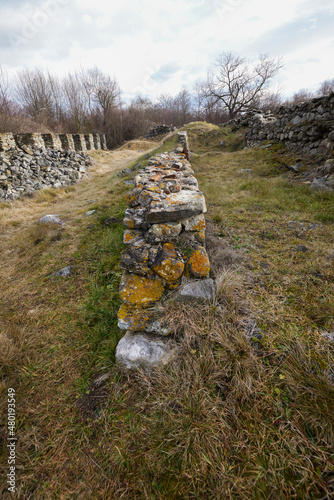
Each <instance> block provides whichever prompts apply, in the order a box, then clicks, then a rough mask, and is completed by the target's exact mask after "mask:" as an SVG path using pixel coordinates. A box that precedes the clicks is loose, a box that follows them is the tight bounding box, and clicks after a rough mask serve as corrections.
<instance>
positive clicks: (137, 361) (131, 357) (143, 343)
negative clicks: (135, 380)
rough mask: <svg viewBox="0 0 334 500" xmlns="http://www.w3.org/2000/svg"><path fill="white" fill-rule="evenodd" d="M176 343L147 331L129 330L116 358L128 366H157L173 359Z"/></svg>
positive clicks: (118, 346)
mask: <svg viewBox="0 0 334 500" xmlns="http://www.w3.org/2000/svg"><path fill="white" fill-rule="evenodd" d="M175 354H176V345H175V343H173V342H172V341H170V340H165V339H158V338H157V337H152V336H151V335H150V334H147V333H130V332H127V333H126V334H125V335H124V337H123V338H122V339H121V340H120V341H119V343H118V345H117V348H116V360H117V361H118V363H120V364H122V365H124V366H125V367H126V368H142V369H149V368H156V367H159V366H163V365H165V364H167V363H168V362H169V361H171V360H172V358H173V356H174V355H175Z"/></svg>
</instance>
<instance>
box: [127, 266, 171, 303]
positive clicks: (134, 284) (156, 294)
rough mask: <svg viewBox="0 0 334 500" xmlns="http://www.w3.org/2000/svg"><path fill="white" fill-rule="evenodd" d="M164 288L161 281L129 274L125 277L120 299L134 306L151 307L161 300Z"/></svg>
mask: <svg viewBox="0 0 334 500" xmlns="http://www.w3.org/2000/svg"><path fill="white" fill-rule="evenodd" d="M163 292H164V286H163V284H162V283H161V281H159V280H152V279H147V278H143V277H142V276H137V275H136V274H128V275H125V276H123V278H122V282H121V289H120V297H121V300H122V301H123V302H125V303H126V304H129V305H132V306H137V307H138V306H141V307H150V306H151V305H152V304H154V302H157V301H159V300H160V299H161V297H162V295H163Z"/></svg>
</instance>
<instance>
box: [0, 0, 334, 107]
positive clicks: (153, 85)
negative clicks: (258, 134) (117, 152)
mask: <svg viewBox="0 0 334 500" xmlns="http://www.w3.org/2000/svg"><path fill="white" fill-rule="evenodd" d="M226 51H228V52H233V53H235V54H238V55H241V56H243V57H246V58H247V59H249V60H250V61H254V60H256V58H257V57H258V56H259V54H261V53H262V54H263V53H266V54H268V55H269V56H270V57H282V59H283V63H284V66H283V68H282V69H281V70H280V72H279V75H278V77H277V78H276V81H275V84H277V85H278V84H279V85H280V86H281V87H282V90H283V95H284V96H286V97H289V96H291V95H292V94H293V93H294V92H297V91H298V90H300V89H310V90H316V89H317V87H318V86H319V84H320V83H321V82H323V81H324V80H326V79H332V78H334V2H333V0H280V1H277V0H275V1H270V0H266V1H264V0H168V1H167V0H166V1H164V2H158V1H157V0H155V1H153V0H122V1H118V2H112V1H110V0H109V1H107V0H1V4H0V65H1V66H2V67H3V68H5V69H6V70H7V71H8V73H9V74H14V73H15V72H16V71H17V70H21V69H25V68H31V69H33V68H35V67H38V68H42V69H43V68H45V69H48V70H49V71H50V72H51V73H54V74H57V75H59V76H61V75H64V74H66V73H68V72H70V71H74V70H76V69H80V68H81V67H82V68H89V67H94V66H98V67H99V68H100V69H101V70H103V71H104V72H105V73H108V74H110V75H112V76H115V77H116V79H117V81H118V82H119V84H120V87H121V89H122V91H123V95H124V96H125V99H130V98H131V97H133V96H135V95H136V94H141V95H143V96H145V95H146V96H150V97H152V98H156V97H157V96H159V95H160V94H162V93H169V94H172V95H175V94H176V93H177V92H179V91H180V90H182V89H183V88H187V89H189V90H191V89H192V87H193V85H194V83H195V82H196V81H198V80H201V79H205V77H206V74H207V71H208V69H209V68H210V67H211V66H212V65H213V64H214V62H215V60H216V58H217V56H218V55H219V54H220V53H222V52H226Z"/></svg>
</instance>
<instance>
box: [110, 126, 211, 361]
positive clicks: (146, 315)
mask: <svg viewBox="0 0 334 500" xmlns="http://www.w3.org/2000/svg"><path fill="white" fill-rule="evenodd" d="M178 137H179V147H177V148H176V150H175V151H173V152H169V153H162V154H158V155H156V156H155V157H152V158H151V159H150V160H149V161H148V166H147V167H145V168H143V169H142V170H140V171H139V175H137V176H136V177H135V180H134V185H135V188H134V190H133V191H132V192H130V193H128V195H127V204H128V207H129V208H128V209H127V210H126V213H125V219H124V225H125V226H126V230H125V232H124V244H125V245H126V248H125V249H124V250H123V252H122V254H121V267H122V268H123V269H124V273H123V276H122V279H121V284H120V296H121V299H122V302H123V305H122V307H121V308H120V310H119V313H118V319H119V322H118V325H119V328H121V329H122V330H126V331H127V334H126V336H125V337H124V338H123V339H122V341H121V343H120V347H118V349H117V352H116V357H117V359H118V360H119V361H120V362H121V363H123V364H124V365H125V366H131V367H132V366H136V352H138V353H139V351H140V348H139V347H138V342H139V340H138V342H135V341H134V336H136V335H139V333H140V334H144V340H143V339H142V341H143V342H144V341H145V342H144V343H143V346H142V348H143V350H144V351H145V350H147V352H149V351H150V350H149V349H148V347H147V345H148V344H147V342H151V346H152V349H153V347H154V346H155V344H156V343H157V342H158V344H159V349H158V352H160V351H161V353H163V359H161V362H163V360H166V359H168V360H169V359H170V357H169V356H168V355H167V354H166V352H169V351H168V348H167V347H166V349H167V351H166V349H162V348H161V343H162V342H167V344H168V342H169V341H168V340H167V338H168V335H169V333H170V329H169V326H168V324H166V323H165V321H164V304H166V301H168V302H169V301H178V302H189V301H190V302H205V301H208V300H212V297H213V281H212V280H211V279H210V278H209V271H210V263H209V258H208V254H207V252H206V250H205V218H204V213H205V212H206V205H205V199H204V195H203V194H202V193H201V191H199V189H198V183H197V180H196V178H195V177H194V175H193V174H194V172H193V170H192V168H191V165H190V163H189V161H188V159H187V157H188V143H187V136H186V133H184V132H181V133H179V134H178ZM199 283H200V284H201V285H203V286H201V285H200V286H199ZM150 336H151V337H150ZM126 339H129V342H130V341H131V346H132V347H131V349H130V347H129V346H127V344H126V342H127V340H126ZM163 339H164V340H163ZM139 344H140V342H139ZM144 344H145V348H144ZM169 344H170V343H169ZM132 348H133V349H134V351H133V349H132ZM173 348H174V347H173ZM173 348H172V349H173ZM127 352H128V356H129V359H128V362H127V361H126V359H125V357H126V354H125V353H127ZM124 356H125V357H124ZM130 358H131V359H130ZM153 359H154V361H153ZM137 361H138V363H137V366H142V365H143V364H146V365H147V366H150V365H156V364H159V360H158V361H157V360H156V357H153V358H152V359H151V361H150V360H146V361H147V362H145V361H143V359H142V355H140V356H139V354H138V359H137Z"/></svg>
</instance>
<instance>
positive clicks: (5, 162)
mask: <svg viewBox="0 0 334 500" xmlns="http://www.w3.org/2000/svg"><path fill="white" fill-rule="evenodd" d="M92 149H107V146H106V138H105V136H104V135H102V134H85V135H83V134H73V135H72V134H17V135H13V134H0V201H4V200H16V199H18V198H19V197H20V196H22V195H24V194H31V193H33V192H34V191H36V190H38V189H45V188H50V187H54V188H57V187H61V186H66V185H68V184H74V183H75V182H77V181H78V180H79V179H80V178H81V177H82V175H83V174H84V173H85V172H86V169H87V167H89V165H90V164H91V159H90V157H89V156H88V155H87V151H89V150H92Z"/></svg>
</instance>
